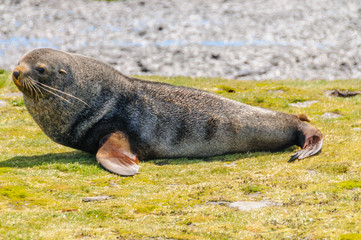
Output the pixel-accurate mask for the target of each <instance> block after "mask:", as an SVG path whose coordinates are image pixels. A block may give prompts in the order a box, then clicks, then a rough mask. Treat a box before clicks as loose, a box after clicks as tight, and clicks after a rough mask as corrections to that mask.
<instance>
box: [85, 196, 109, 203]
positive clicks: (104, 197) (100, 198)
mask: <svg viewBox="0 0 361 240" xmlns="http://www.w3.org/2000/svg"><path fill="white" fill-rule="evenodd" d="M112 198H113V197H112V196H97V197H85V198H83V199H82V201H83V202H95V201H104V200H108V199H112Z"/></svg>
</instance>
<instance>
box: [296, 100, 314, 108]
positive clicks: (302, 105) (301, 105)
mask: <svg viewBox="0 0 361 240" xmlns="http://www.w3.org/2000/svg"><path fill="white" fill-rule="evenodd" d="M317 102H318V101H317V100H311V101H304V102H296V103H290V104H289V105H290V106H292V107H299V108H305V107H309V106H311V105H312V104H314V103H317Z"/></svg>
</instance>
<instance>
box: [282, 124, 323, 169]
mask: <svg viewBox="0 0 361 240" xmlns="http://www.w3.org/2000/svg"><path fill="white" fill-rule="evenodd" d="M299 141H300V146H302V149H301V150H300V151H298V152H296V153H295V154H293V155H292V156H291V158H290V160H288V162H294V161H295V160H296V159H304V158H306V157H309V156H312V155H315V154H316V153H318V152H319V151H320V150H321V148H322V144H323V136H322V133H321V131H320V130H318V129H317V128H315V127H313V126H312V125H310V124H307V123H304V125H303V126H302V129H301V131H300V133H299Z"/></svg>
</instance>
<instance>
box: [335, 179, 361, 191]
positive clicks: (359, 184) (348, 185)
mask: <svg viewBox="0 0 361 240" xmlns="http://www.w3.org/2000/svg"><path fill="white" fill-rule="evenodd" d="M338 187H340V188H343V189H348V190H352V189H355V188H361V181H359V180H349V181H343V182H339V183H338Z"/></svg>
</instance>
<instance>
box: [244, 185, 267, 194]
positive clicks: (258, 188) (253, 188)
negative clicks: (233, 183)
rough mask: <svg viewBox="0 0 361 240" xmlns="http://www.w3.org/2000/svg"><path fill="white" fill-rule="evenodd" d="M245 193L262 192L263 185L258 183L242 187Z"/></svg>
mask: <svg viewBox="0 0 361 240" xmlns="http://www.w3.org/2000/svg"><path fill="white" fill-rule="evenodd" d="M242 190H243V191H244V192H245V193H248V194H250V193H257V192H262V191H263V187H262V186H258V185H249V186H247V187H245V188H243V189H242Z"/></svg>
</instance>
